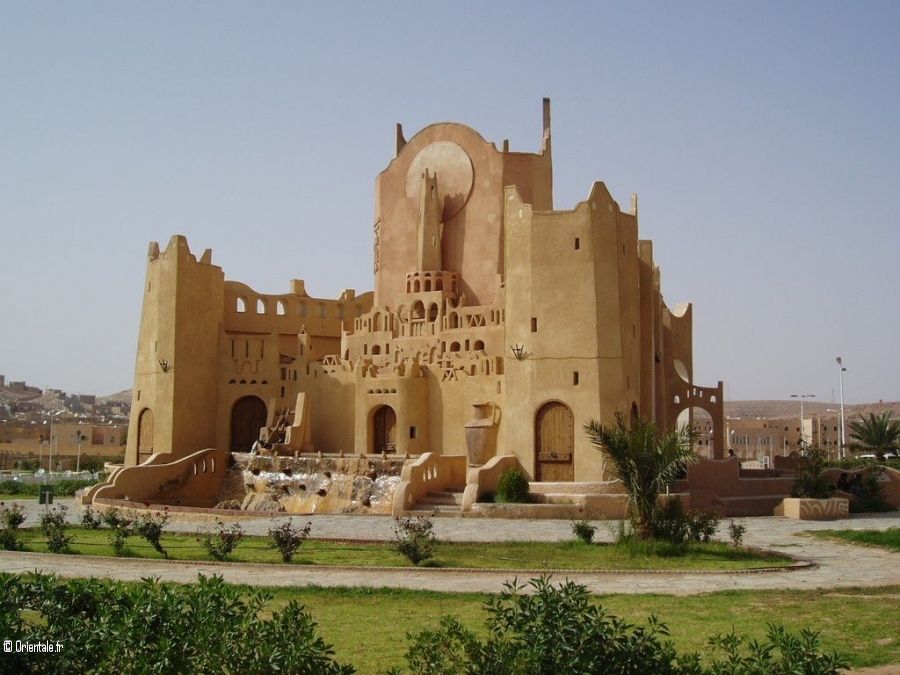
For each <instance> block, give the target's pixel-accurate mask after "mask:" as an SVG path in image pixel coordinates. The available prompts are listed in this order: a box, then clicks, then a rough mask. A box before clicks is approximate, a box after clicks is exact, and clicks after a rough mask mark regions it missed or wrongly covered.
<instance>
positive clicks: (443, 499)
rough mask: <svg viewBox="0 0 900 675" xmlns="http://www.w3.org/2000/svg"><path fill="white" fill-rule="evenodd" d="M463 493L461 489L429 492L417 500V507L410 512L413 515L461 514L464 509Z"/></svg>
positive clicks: (449, 515)
mask: <svg viewBox="0 0 900 675" xmlns="http://www.w3.org/2000/svg"><path fill="white" fill-rule="evenodd" d="M462 498H463V493H462V491H461V490H442V491H440V492H429V493H428V494H427V495H426V496H425V497H424V498H423V499H420V500H419V501H417V502H416V504H415V508H414V509H413V510H411V511H410V512H409V515H411V516H432V515H434V516H436V517H452V516H459V515H460V513H461V510H462Z"/></svg>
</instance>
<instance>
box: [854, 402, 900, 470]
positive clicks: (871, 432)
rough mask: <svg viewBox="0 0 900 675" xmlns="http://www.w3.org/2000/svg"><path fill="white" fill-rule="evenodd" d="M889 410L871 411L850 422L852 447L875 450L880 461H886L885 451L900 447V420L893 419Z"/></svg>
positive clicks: (865, 450) (861, 450)
mask: <svg viewBox="0 0 900 675" xmlns="http://www.w3.org/2000/svg"><path fill="white" fill-rule="evenodd" d="M892 417H893V415H892V414H891V413H889V412H886V413H882V414H881V415H876V414H875V413H869V416H868V418H866V417H863V418H861V419H858V420H853V421H851V422H850V424H849V426H850V437H851V439H852V442H851V443H850V449H851V450H854V451H856V452H874V453H875V455H876V456H877V457H878V461H879V462H882V461H884V453H885V452H887V451H888V450H896V449H897V448H898V447H900V421H898V420H895V419H892Z"/></svg>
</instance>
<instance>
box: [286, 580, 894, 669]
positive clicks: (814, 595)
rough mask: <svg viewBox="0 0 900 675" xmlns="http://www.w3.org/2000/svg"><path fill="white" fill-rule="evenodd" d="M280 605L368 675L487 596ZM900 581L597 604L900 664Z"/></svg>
mask: <svg viewBox="0 0 900 675" xmlns="http://www.w3.org/2000/svg"><path fill="white" fill-rule="evenodd" d="M560 580H561V578H560ZM271 591H272V593H273V594H274V597H275V601H274V604H275V606H276V607H277V606H281V605H282V604H283V603H286V602H287V601H288V600H289V599H291V598H295V599H297V600H299V601H300V602H301V603H302V604H303V605H305V606H306V609H307V611H309V612H310V614H312V616H313V617H314V618H315V619H316V621H317V622H318V624H319V630H320V633H321V634H322V636H323V637H324V638H325V640H326V641H328V642H329V643H331V644H333V645H334V646H335V650H336V652H337V658H338V660H339V661H342V662H350V663H353V664H354V665H355V666H356V667H357V669H358V672H359V673H361V674H362V675H367V674H370V673H372V674H374V673H384V672H385V671H386V670H387V669H388V668H390V667H391V666H397V667H400V666H402V665H403V664H404V660H403V656H404V653H405V651H406V648H407V640H406V634H407V633H409V632H412V633H414V632H418V631H420V630H424V629H426V628H436V627H437V625H438V622H439V620H440V618H441V617H442V616H445V615H448V614H449V615H453V616H455V617H457V618H458V619H459V620H460V621H461V622H462V623H463V624H464V625H466V626H467V627H469V628H472V629H480V630H483V628H484V620H485V618H486V616H487V615H486V614H485V612H484V611H483V605H484V601H485V600H486V598H487V596H484V595H477V594H449V593H433V592H416V591H406V590H399V589H377V590H372V589H363V588H344V589H332V588H329V589H323V588H296V589H271ZM898 601H900V587H897V586H893V587H887V588H880V589H849V590H848V589H841V590H839V591H824V590H809V591H724V592H718V593H710V594H707V595H700V596H689V597H678V596H664V595H612V596H601V597H598V598H597V602H598V603H599V604H601V605H603V606H604V607H606V608H607V609H608V610H609V611H611V612H612V613H613V614H615V615H616V616H619V617H620V618H623V619H625V620H627V621H629V622H631V623H642V622H644V621H645V620H646V618H647V616H649V615H650V614H656V615H657V616H658V617H659V618H660V620H661V621H662V622H664V623H665V624H667V625H668V628H669V631H670V633H671V638H672V640H674V642H675V643H676V645H677V646H678V648H679V650H698V651H701V652H703V651H705V650H707V649H708V648H707V645H706V642H707V639H708V638H709V637H710V636H712V635H715V634H716V633H720V632H721V633H727V632H729V631H731V630H732V629H734V630H735V632H737V633H739V634H741V633H745V634H748V635H751V636H754V637H757V638H762V637H764V635H765V631H766V626H767V624H768V623H779V624H783V625H784V626H786V627H787V628H788V629H789V630H791V631H792V632H799V631H800V630H802V629H803V628H809V629H811V630H814V631H818V632H820V633H821V637H822V641H823V646H824V648H825V649H826V650H829V651H830V650H838V651H840V652H842V653H843V654H844V655H845V656H847V658H848V659H849V661H850V663H851V664H852V665H853V666H854V667H863V666H875V665H884V664H890V663H900V627H898V624H897V622H896V621H893V620H891V619H890V618H889V617H895V616H896V614H897V603H898Z"/></svg>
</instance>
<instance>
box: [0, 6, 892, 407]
mask: <svg viewBox="0 0 900 675" xmlns="http://www.w3.org/2000/svg"><path fill="white" fill-rule="evenodd" d="M898 35H900V3H897V2H827V1H821V2H804V1H799V0H798V1H795V2H788V3H785V2H780V1H779V2H751V3H727V2H678V3H671V2H650V3H647V2H618V3H600V2H565V3H558V4H557V6H551V4H550V3H545V2H509V3H506V2H487V3H483V2H454V3H419V2H388V3H382V2H358V3H349V2H343V3H314V2H309V3H301V2H265V3H246V2H228V1H225V2H152V3H149V2H90V3H74V2H67V3H63V2H13V1H10V0H0V64H2V65H0V233H2V236H0V242H2V244H0V245H2V249H0V250H2V262H0V373H2V374H5V375H6V376H7V378H8V379H13V380H23V379H24V380H27V381H28V382H29V383H30V384H34V385H37V386H52V387H58V388H62V389H65V390H67V391H69V392H71V393H96V394H101V395H104V394H110V393H113V392H116V391H119V390H122V389H126V388H128V387H130V386H131V380H132V375H133V368H134V354H135V348H136V341H137V329H138V321H139V317H140V303H141V291H142V287H143V280H144V273H145V269H146V251H147V246H148V244H149V242H151V241H158V242H160V244H161V245H165V243H166V242H167V241H168V239H169V237H170V236H171V235H173V234H176V233H178V234H184V235H186V236H187V237H188V241H189V243H190V245H191V247H192V250H193V251H194V252H195V253H197V254H198V255H199V254H200V253H202V251H203V250H204V249H206V248H211V249H212V250H213V262H214V263H216V264H218V265H221V266H222V267H223V268H224V270H225V274H226V277H227V278H229V279H235V280H239V281H243V282H245V283H247V284H249V285H250V286H252V287H254V288H255V289H257V290H259V291H261V292H266V293H279V292H285V291H287V290H288V288H289V280H290V279H291V278H302V279H305V280H306V282H307V289H308V290H309V292H310V293H311V294H312V295H319V296H324V297H337V296H338V294H339V293H340V292H341V290H342V289H344V288H355V289H357V291H359V292H363V291H365V290H370V289H371V288H372V272H371V270H372V219H373V185H374V179H375V176H376V175H377V174H378V172H380V171H381V170H382V169H384V168H385V166H386V165H387V163H388V162H389V161H390V160H391V158H392V156H393V143H394V124H395V123H396V122H401V123H402V124H403V126H404V129H405V131H406V135H407V137H410V136H412V134H414V133H415V132H416V131H418V130H420V129H421V128H423V127H424V126H426V125H428V124H431V123H433V122H438V121H448V120H449V121H458V122H463V123H466V124H468V125H470V126H472V127H473V128H474V129H476V130H477V131H479V132H480V133H481V134H482V135H483V136H484V137H485V138H486V139H488V140H489V141H493V142H495V143H497V144H498V145H499V144H500V143H502V141H503V140H504V139H506V138H508V139H509V140H510V145H511V148H512V149H513V150H519V151H526V152H534V151H537V150H538V148H539V142H540V133H541V98H542V97H544V96H549V97H550V98H551V99H552V105H553V142H554V145H553V152H554V159H555V203H556V207H557V208H571V207H573V206H574V205H575V204H576V203H577V202H578V201H580V200H582V199H585V198H586V197H587V194H588V191H589V189H590V185H591V183H592V181H594V180H602V181H604V182H606V184H607V185H608V186H609V188H610V190H611V192H612V193H613V195H614V196H615V197H616V199H617V200H618V201H619V203H620V204H621V205H622V206H623V207H624V208H627V207H628V203H629V195H630V193H632V192H636V193H638V195H639V198H640V214H641V219H640V235H641V237H642V238H646V239H652V240H653V242H654V252H655V256H656V260H657V263H658V264H659V265H660V267H661V269H662V281H663V293H664V295H665V298H666V301H667V303H668V304H669V306H670V307H673V308H674V306H675V305H676V304H677V303H679V302H684V301H690V302H693V303H694V361H695V379H696V380H697V381H698V382H699V383H700V384H712V385H714V384H715V383H716V381H718V380H720V379H721V380H724V381H725V384H726V395H727V397H728V398H731V399H748V398H773V399H780V398H787V397H789V396H790V394H794V393H803V394H815V395H816V397H817V400H819V401H831V400H837V397H838V368H837V365H836V363H835V357H836V356H838V355H841V356H843V358H844V360H845V363H846V365H847V366H848V368H849V372H848V373H846V375H845V380H844V382H845V398H846V400H847V402H868V401H875V400H878V399H884V400H886V401H887V400H900V367H898V362H900V359H898V342H900V318H898V317H900V315H898V304H900V303H898V295H900V292H898V288H900V260H898V254H900V217H898V193H900V181H898V179H900V126H898V120H900V110H898V108H900V106H898V102H900V40H898V39H897V36H898Z"/></svg>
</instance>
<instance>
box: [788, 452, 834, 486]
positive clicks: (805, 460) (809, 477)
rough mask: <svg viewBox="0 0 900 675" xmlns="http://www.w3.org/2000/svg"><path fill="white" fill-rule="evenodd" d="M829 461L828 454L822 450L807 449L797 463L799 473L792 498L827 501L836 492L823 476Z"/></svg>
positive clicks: (795, 479) (797, 473)
mask: <svg viewBox="0 0 900 675" xmlns="http://www.w3.org/2000/svg"><path fill="white" fill-rule="evenodd" d="M827 461H828V455H827V453H826V452H825V451H824V450H822V449H821V448H806V449H805V450H804V452H803V454H802V455H801V456H800V458H799V460H798V461H797V471H796V474H795V477H794V486H793V487H792V488H791V497H806V498H808V499H827V498H828V497H830V496H831V494H832V493H833V492H834V485H832V484H831V483H830V482H829V481H828V480H827V479H826V478H825V476H824V475H823V473H822V472H823V470H824V469H825V465H826V463H827Z"/></svg>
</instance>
